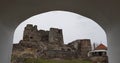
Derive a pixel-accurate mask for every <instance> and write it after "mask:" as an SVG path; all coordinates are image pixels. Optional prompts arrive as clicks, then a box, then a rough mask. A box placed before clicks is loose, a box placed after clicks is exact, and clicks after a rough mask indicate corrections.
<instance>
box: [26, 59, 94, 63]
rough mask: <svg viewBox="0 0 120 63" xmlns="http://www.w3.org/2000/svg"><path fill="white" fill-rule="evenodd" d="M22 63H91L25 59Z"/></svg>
mask: <svg viewBox="0 0 120 63" xmlns="http://www.w3.org/2000/svg"><path fill="white" fill-rule="evenodd" d="M24 63H92V62H91V61H89V60H81V59H72V60H50V59H49V60H47V59H25V60H24Z"/></svg>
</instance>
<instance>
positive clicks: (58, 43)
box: [12, 24, 91, 59]
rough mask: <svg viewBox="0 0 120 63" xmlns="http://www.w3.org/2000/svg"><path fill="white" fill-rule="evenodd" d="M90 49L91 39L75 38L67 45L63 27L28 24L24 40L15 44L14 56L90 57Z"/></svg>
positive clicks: (49, 57)
mask: <svg viewBox="0 0 120 63" xmlns="http://www.w3.org/2000/svg"><path fill="white" fill-rule="evenodd" d="M89 51H91V42H90V39H79V40H75V41H73V42H71V43H69V44H67V45H66V44H64V40H63V33H62V29H57V28H50V31H45V30H38V29H37V26H36V25H35V26H33V25H31V24H28V25H27V26H26V27H25V30H24V34H23V40H21V41H20V42H19V43H18V44H14V45H13V53H12V56H14V57H24V56H27V57H26V58H29V57H30V58H31V57H32V58H38V57H40V58H47V59H51V58H60V59H75V58H88V56H87V54H88V52H89ZM18 53H19V54H18Z"/></svg>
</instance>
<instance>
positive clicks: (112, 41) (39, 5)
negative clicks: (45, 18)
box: [0, 0, 120, 63]
mask: <svg viewBox="0 0 120 63" xmlns="http://www.w3.org/2000/svg"><path fill="white" fill-rule="evenodd" d="M23 2H24V3H23ZM106 2H107V3H106ZM0 3H1V4H2V5H1V6H0V7H1V11H0V13H1V14H0V16H1V19H0V28H1V33H0V35H1V36H0V37H1V38H0V40H1V42H0V44H1V47H0V51H1V53H0V62H1V63H10V56H11V55H10V54H11V50H12V42H13V41H12V39H13V33H14V30H15V28H16V27H17V25H18V24H19V23H20V22H22V21H24V20H25V19H27V18H28V17H30V16H33V15H35V14H39V13H42V12H46V11H50V10H58V9H60V10H66V11H72V12H76V13H78V14H82V15H84V16H86V17H89V18H91V19H94V21H96V22H97V23H99V25H101V26H102V27H103V29H104V30H105V31H106V33H107V37H108V42H109V43H108V46H109V48H108V49H109V55H110V63H117V62H119V45H120V43H119V37H120V35H119V31H120V28H119V23H120V21H119V20H120V18H119V17H118V16H119V10H120V9H119V6H118V5H119V4H120V3H119V1H118V2H116V1H115V0H112V1H102V0H100V1H87V0H84V1H83V0H77V1H76V0H70V1H69V2H68V1H67V0H66V1H65V0H64V1H63V0H60V1H55V0H52V1H50V0H47V1H46V0H39V1H37V2H36V1H34V0H29V3H28V1H25V0H21V1H18V0H17V1H16V2H14V1H12V2H10V1H7V0H5V1H1V2H0ZM21 9H22V10H21ZM8 31H9V32H8ZM6 39H8V40H6Z"/></svg>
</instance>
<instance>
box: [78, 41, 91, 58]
mask: <svg viewBox="0 0 120 63" xmlns="http://www.w3.org/2000/svg"><path fill="white" fill-rule="evenodd" d="M78 49H79V53H80V54H81V57H83V58H86V57H88V52H89V51H91V50H92V47H91V41H90V39H82V40H80V46H79V47H78Z"/></svg>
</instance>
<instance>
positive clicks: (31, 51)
mask: <svg viewBox="0 0 120 63" xmlns="http://www.w3.org/2000/svg"><path fill="white" fill-rule="evenodd" d="M106 51H107V38H106V33H105V31H104V30H103V29H102V27H101V26H100V25H98V24H97V23H96V22H95V21H94V20H92V19H90V18H87V17H85V16H82V15H79V14H76V13H73V12H69V11H58V10H57V11H49V12H45V13H41V14H38V15H35V16H32V17H30V18H28V19H27V20H25V21H23V22H22V23H20V24H19V25H18V27H17V28H16V30H15V32H14V39H13V51H12V60H11V62H12V63H16V62H17V61H19V62H23V63H30V62H34V63H40V62H41V63H42V62H43V63H45V62H46V63H49V62H52V63H58V62H60V63H68V62H69V63H73V62H76V63H80V62H81V63H83V62H86V63H87V62H88V63H92V62H96V61H97V62H101V63H102V62H103V63H107V62H108V60H107V53H106ZM99 53H100V54H99ZM96 58H97V59H96ZM103 58H104V59H103ZM71 59H72V60H71ZM81 59H85V60H81ZM46 60H47V61H46ZM61 60H62V61H61Z"/></svg>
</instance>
